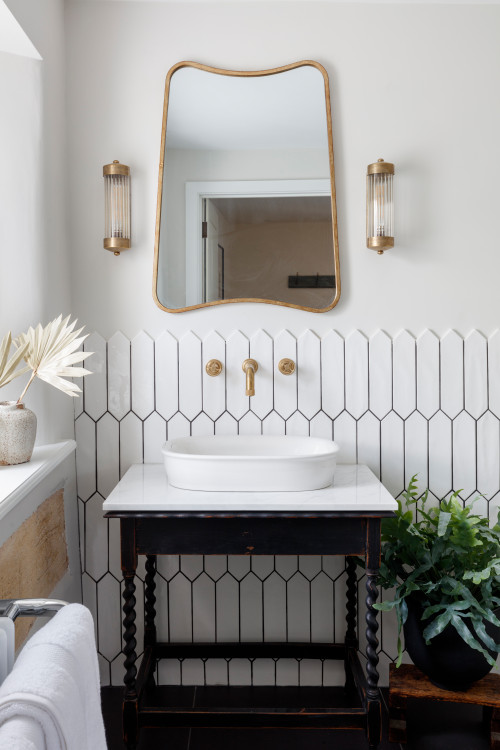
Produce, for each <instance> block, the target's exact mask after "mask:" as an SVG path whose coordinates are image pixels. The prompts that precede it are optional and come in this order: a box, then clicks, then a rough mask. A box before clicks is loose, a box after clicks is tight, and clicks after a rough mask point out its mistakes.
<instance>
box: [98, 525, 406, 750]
mask: <svg viewBox="0 0 500 750" xmlns="http://www.w3.org/2000/svg"><path fill="white" fill-rule="evenodd" d="M391 515H393V514H392V513H391V512H381V513H370V512H358V513H356V512H346V513H343V512H322V513H288V512H279V513H274V512H267V513H260V512H259V513H255V512H244V513H226V512H214V513H207V512H197V511H195V512H177V511H175V512H161V513H156V512H151V513H148V512H137V513H130V512H128V513H120V512H111V513H107V514H106V516H107V517H108V518H109V517H118V518H120V520H121V560H122V571H123V576H124V590H123V599H124V605H123V612H124V615H125V616H124V620H123V628H124V631H123V640H124V646H123V653H124V655H125V669H126V673H125V678H124V683H125V690H124V699H123V735H124V742H125V744H126V746H127V748H129V749H130V750H131V749H132V748H135V747H136V744H137V738H138V732H139V729H140V727H145V726H150V727H151V726H171V727H178V726H196V727H214V726H232V727H235V726H253V727H312V726H321V727H332V728H335V727H337V728H352V729H355V728H357V729H359V728H363V727H364V728H365V730H366V733H367V737H368V743H369V746H370V748H372V749H374V748H376V747H377V746H378V744H379V742H380V729H381V711H380V697H379V691H378V673H377V662H378V657H377V654H376V648H377V645H378V641H377V636H376V633H377V628H378V624H377V618H376V610H374V609H373V604H374V603H375V600H376V597H377V589H376V585H375V581H376V577H377V574H378V569H379V565H380V521H381V518H382V517H384V516H391ZM138 554H144V555H146V556H147V561H146V588H145V643H144V655H143V658H142V662H141V666H140V669H139V673H137V667H136V661H137V655H136V647H137V644H136V639H135V634H136V628H135V619H136V612H135V606H136V600H135V582H134V578H135V572H136V569H137V555H138ZM158 554H244V555H258V554H261V555H263V554H276V555H278V554H306V555H307V554H314V555H319V554H322V555H346V556H348V558H347V565H346V568H347V618H346V619H347V634H346V641H345V643H344V644H325V643H312V644H311V643H278V644H276V643H230V644H222V643H216V644H214V643H210V644H200V643H194V644H193V643H189V644H179V643H177V644H171V643H157V641H156V626H155V615H156V611H155V603H156V596H155V593H154V592H155V580H154V579H155V573H156V555H158ZM353 555H365V556H366V572H367V600H366V601H367V605H368V613H367V617H366V626H367V629H366V635H367V642H368V648H367V656H368V666H367V677H366V676H365V674H364V671H363V669H362V667H361V664H360V662H359V658H358V655H357V645H358V642H357V633H356V613H357V586H356V576H355V562H354V559H353V558H352V556H353ZM211 657H219V658H220V657H225V658H229V657H244V658H259V657H274V658H280V657H294V658H299V659H300V658H317V659H343V660H344V663H345V667H346V687H347V688H348V690H347V691H346V696H347V697H348V699H349V701H348V702H349V705H344V706H337V707H331V708H325V707H320V708H318V707H317V706H302V705H301V706H295V707H294V706H292V707H290V706H288V707H286V708H280V707H278V706H272V708H270V707H269V706H259V705H254V706H243V707H242V706H238V707H235V706H234V705H232V706H229V707H228V706H215V707H212V708H204V709H203V710H200V709H195V708H192V707H188V706H168V707H166V706H164V705H157V704H156V702H155V700H153V701H152V702H151V695H157V696H161V687H159V686H158V687H157V686H155V684H154V672H155V668H156V664H157V661H158V660H159V659H165V658H202V659H206V658H211ZM229 689H230V690H232V691H233V693H232V694H234V691H236V692H237V691H238V689H237V688H232V689H231V688H229ZM324 690H325V691H328V688H324ZM246 694H247V693H246ZM252 694H253V695H255V696H256V700H258V695H259V689H258V688H256V689H255V692H253V693H252ZM356 703H357V705H354V704H356Z"/></svg>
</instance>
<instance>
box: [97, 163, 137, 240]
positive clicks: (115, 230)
mask: <svg viewBox="0 0 500 750" xmlns="http://www.w3.org/2000/svg"><path fill="white" fill-rule="evenodd" d="M102 174H103V176H104V242H103V244H104V247H105V249H106V250H111V251H112V252H113V253H114V254H115V255H120V252H121V251H122V250H128V248H129V247H130V167H127V165H126V164H120V162H119V161H114V162H113V163H112V164H105V165H104V167H103V168H102Z"/></svg>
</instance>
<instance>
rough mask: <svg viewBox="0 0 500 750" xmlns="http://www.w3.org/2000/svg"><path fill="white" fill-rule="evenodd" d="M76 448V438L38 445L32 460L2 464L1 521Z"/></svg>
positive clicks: (0, 489)
mask: <svg viewBox="0 0 500 750" xmlns="http://www.w3.org/2000/svg"><path fill="white" fill-rule="evenodd" d="M75 449H76V442H75V441H74V440H62V441H61V442H59V443H53V444H52V445H40V446H36V447H35V449H34V451H33V456H32V457H31V461H28V462H27V463H25V464H17V465H15V466H0V521H1V520H2V519H3V518H4V517H5V516H6V515H7V514H8V513H9V512H10V511H11V510H12V509H13V508H14V507H15V506H16V505H17V504H18V503H19V502H20V501H21V500H23V498H25V497H26V496H27V495H28V494H29V493H30V492H32V491H33V490H34V489H35V487H37V485H39V484H40V482H42V481H43V480H44V479H45V478H46V477H48V476H49V474H51V473H52V472H53V471H54V469H56V468H57V467H58V466H59V464H61V463H62V462H63V461H64V459H65V458H67V457H68V456H69V455H71V454H72V453H73V452H74V450H75Z"/></svg>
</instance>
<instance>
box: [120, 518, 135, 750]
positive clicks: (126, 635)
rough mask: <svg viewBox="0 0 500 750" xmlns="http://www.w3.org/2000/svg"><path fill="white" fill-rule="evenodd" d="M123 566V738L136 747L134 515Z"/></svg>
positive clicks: (123, 527) (126, 525) (124, 541)
mask: <svg viewBox="0 0 500 750" xmlns="http://www.w3.org/2000/svg"><path fill="white" fill-rule="evenodd" d="M120 535H121V566H122V572H123V578H124V588H123V614H124V615H125V617H124V618H123V654H124V656H125V662H124V666H125V677H124V678H123V681H124V683H125V689H124V695H123V741H124V743H125V745H126V746H127V748H130V750H132V749H133V748H135V747H136V745H137V737H138V732H139V715H138V714H139V710H138V709H139V707H138V694H137V687H136V676H137V667H136V661H137V654H136V650H135V649H136V646H137V641H136V639H135V634H136V626H135V619H136V613H135V605H136V599H135V583H134V578H135V571H136V569H137V552H136V542H135V522H134V520H133V519H131V518H126V519H123V520H122V522H121V524H120Z"/></svg>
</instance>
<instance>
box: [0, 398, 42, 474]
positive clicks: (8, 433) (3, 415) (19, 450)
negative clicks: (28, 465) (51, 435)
mask: <svg viewBox="0 0 500 750" xmlns="http://www.w3.org/2000/svg"><path fill="white" fill-rule="evenodd" d="M35 437H36V416H35V414H34V413H33V412H32V411H30V410H29V409H26V408H25V406H24V404H18V403H17V401H0V466H11V465H12V464H23V463H25V462H26V461H29V460H30V458H31V454H32V453H33V446H34V445H35Z"/></svg>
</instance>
